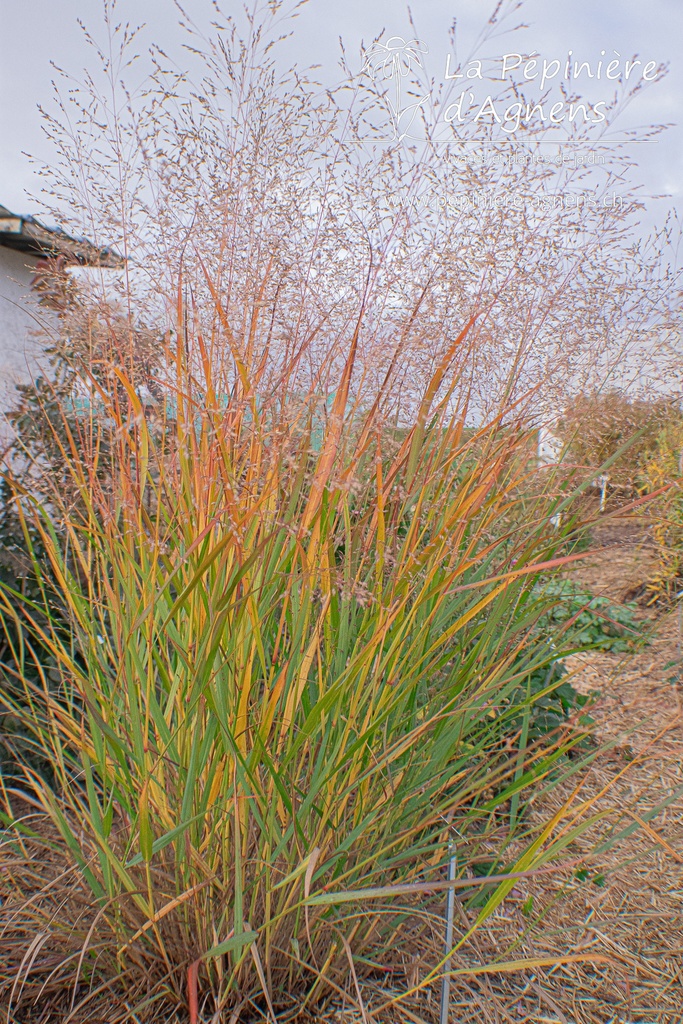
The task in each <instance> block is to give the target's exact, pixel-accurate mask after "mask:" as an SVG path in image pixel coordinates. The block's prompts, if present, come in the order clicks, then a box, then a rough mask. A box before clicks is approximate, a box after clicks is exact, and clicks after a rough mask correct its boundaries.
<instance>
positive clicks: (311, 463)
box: [0, 309, 579, 1019]
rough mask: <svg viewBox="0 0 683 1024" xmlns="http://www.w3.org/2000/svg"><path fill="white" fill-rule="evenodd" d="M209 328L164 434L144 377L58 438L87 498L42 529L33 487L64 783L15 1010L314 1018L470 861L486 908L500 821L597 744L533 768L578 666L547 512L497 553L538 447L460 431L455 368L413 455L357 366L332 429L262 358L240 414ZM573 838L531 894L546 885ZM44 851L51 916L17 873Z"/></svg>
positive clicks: (55, 759) (18, 945)
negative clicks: (46, 995) (544, 718)
mask: <svg viewBox="0 0 683 1024" xmlns="http://www.w3.org/2000/svg"><path fill="white" fill-rule="evenodd" d="M188 319H189V320H190V321H191V317H189V318H188V315H187V311H186V310H184V309H181V310H180V311H179V322H180V323H181V324H183V325H184V330H183V331H182V332H180V331H179V332H178V333H177V335H176V337H177V339H179V340H177V341H173V340H172V339H171V337H170V336H169V338H167V343H166V349H165V351H164V352H163V353H162V354H161V355H160V362H161V363H162V364H163V365H164V368H165V372H166V381H167V384H166V393H165V395H164V396H163V401H162V402H161V405H160V407H159V408H157V411H156V415H154V416H153V415H151V413H150V410H149V409H148V410H147V414H145V409H144V407H143V405H142V403H141V401H140V399H139V397H138V395H137V393H136V390H135V385H134V381H132V380H130V379H128V378H127V377H126V375H125V373H124V372H123V370H121V369H120V368H119V369H117V371H116V376H117V380H118V383H119V385H120V387H116V388H114V389H112V390H111V391H110V392H108V391H107V390H106V389H105V388H104V387H103V386H102V384H101V380H99V379H98V378H96V377H93V378H92V379H91V382H90V383H91V384H92V394H93V401H92V403H91V406H90V410H89V411H85V412H84V413H83V414H82V416H81V418H80V420H78V419H77V420H75V421H74V420H73V419H71V420H67V421H65V424H64V425H63V428H62V434H61V435H60V436H62V437H63V439H64V440H63V442H62V443H64V445H65V451H64V465H65V466H66V467H68V472H69V474H70V476H71V480H70V484H71V486H70V487H69V488H67V489H66V491H64V490H63V489H62V490H60V489H59V488H58V487H55V491H54V494H53V495H52V501H51V502H47V501H45V500H41V499H40V498H39V497H36V496H35V494H33V493H31V492H30V491H29V490H28V489H26V488H23V489H22V487H21V485H20V483H19V482H18V481H15V483H14V487H15V491H14V494H15V497H14V500H15V505H16V508H17V510H18V513H19V515H20V516H21V517H22V519H23V521H24V523H25V526H26V538H27V543H28V544H29V547H31V545H33V544H34V540H33V538H34V537H36V536H38V537H39V539H40V544H41V554H40V561H39V560H38V558H36V561H35V564H34V570H35V572H36V573H37V575H38V577H39V580H40V588H39V591H40V593H39V596H37V597H32V598H31V599H30V600H27V599H22V597H21V595H20V594H19V593H18V592H15V591H14V590H13V589H12V588H11V587H9V586H7V585H4V586H3V588H2V593H1V594H0V602H1V615H2V621H3V624H4V627H5V635H6V638H7V643H8V644H10V645H11V648H12V650H11V657H8V658H6V659H5V672H6V673H8V674H9V675H11V677H12V683H13V687H14V691H15V692H16V690H17V687H19V688H22V687H23V691H22V694H21V697H22V699H21V701H16V702H15V705H13V710H14V712H15V714H17V715H20V716H21V717H22V721H23V723H24V726H25V728H26V729H27V731H28V732H29V734H30V736H31V739H32V748H33V750H32V752H33V755H35V756H38V757H39V759H40V758H42V760H44V761H45V762H47V763H49V765H50V767H51V772H50V781H46V778H45V777H44V776H42V775H41V774H40V772H38V771H36V770H35V769H33V768H32V767H31V766H30V764H28V765H27V766H26V768H25V770H24V777H23V779H22V780H20V781H16V780H15V781H14V783H13V784H12V785H11V786H10V784H9V783H7V788H6V793H5V822H6V825H7V827H8V829H7V832H6V844H8V845H6V847H5V854H6V856H7V857H8V859H9V861H11V864H10V865H9V868H10V869H11V870H10V875H11V877H12V878H13V880H14V885H15V887H14V888H13V889H11V890H10V891H9V893H8V896H7V898H6V903H5V907H4V908H3V916H4V927H5V929H6V932H5V935H6V937H7V929H8V928H9V929H10V934H11V935H12V940H11V941H10V943H9V945H8V946H6V947H5V949H4V952H3V954H2V957H1V959H0V963H1V964H2V973H3V976H4V978H5V979H6V983H7V991H8V992H9V991H10V989H11V990H12V991H11V999H10V1002H11V1003H17V1002H18V1001H19V1002H20V1001H21V999H22V998H24V999H26V998H30V999H34V998H35V997H36V993H37V992H38V991H40V987H41V985H43V984H46V985H47V991H48V992H49V991H52V990H54V988H55V986H60V985H61V986H64V984H65V980H68V983H69V985H73V986H78V984H80V985H81V986H83V984H85V985H86V988H85V989H84V988H83V987H81V989H80V992H81V996H80V998H83V992H87V986H88V985H89V986H90V989H91V990H92V991H95V990H97V989H98V988H99V986H100V985H102V984H107V983H108V984H110V985H113V986H117V985H118V986H121V985H126V986H129V987H130V989H131V990H132V991H134V992H135V993H136V994H137V996H138V1001H139V1003H140V1004H141V1005H142V1006H143V1008H144V1005H149V1004H150V1003H151V1004H153V1003H154V1001H155V1000H163V1001H165V1002H166V1003H168V1002H169V1001H170V1002H171V1003H175V1004H176V1005H177V1004H178V1003H184V1002H185V1000H186V998H189V1001H190V1002H189V1005H190V1009H191V1013H192V1014H193V1015H195V1019H196V1007H197V1006H198V1005H199V1003H201V1005H202V1006H203V1007H204V1008H205V1010H206V1011H207V1012H208V1011H210V1012H211V1013H217V1012H219V1011H221V1009H223V1008H226V1007H233V1008H234V1007H235V1006H236V1005H237V1004H239V1003H240V1002H241V1001H242V1002H243V1001H245V1000H247V1001H251V1005H254V1006H257V1007H260V1008H261V1009H262V1010H263V1011H264V1012H271V1013H278V1012H281V1011H283V1010H287V1009H292V1008H294V1007H299V1008H300V1007H301V1006H306V1005H308V1006H313V1005H315V1004H316V1003H317V1002H318V1001H319V1000H321V999H324V998H326V997H329V996H330V994H334V993H338V992H339V991H340V990H344V989H345V988H346V986H347V982H348V980H349V978H350V977H354V978H356V981H358V979H361V980H362V978H363V976H366V975H368V974H372V972H373V970H374V969H375V968H376V966H377V964H378V963H380V962H386V961H387V960H391V959H392V958H393V957H394V950H395V947H396V945H397V943H400V941H401V934H402V929H403V928H404V927H408V924H407V922H409V921H412V922H413V923H414V921H415V920H416V919H418V920H419V919H420V916H421V915H422V916H427V917H429V916H430V915H432V914H433V906H434V901H435V900H437V902H438V898H439V897H438V890H439V885H440V883H443V878H444V875H443V870H442V869H443V866H444V864H445V862H446V861H447V859H448V851H449V842H450V840H451V839H452V837H453V836H455V835H457V836H458V837H460V838H458V851H459V852H458V864H459V869H458V875H459V878H460V879H461V884H464V885H465V886H467V885H468V884H472V883H467V882H466V881H465V879H466V877H467V874H468V863H469V862H470V861H471V860H475V861H476V851H477V850H478V849H479V848H480V847H481V844H482V842H483V841H484V840H485V838H486V836H487V835H488V833H489V832H490V831H491V830H495V829H496V828H498V829H499V828H500V824H501V821H503V822H504V821H506V820H507V822H508V826H507V832H506V830H505V828H504V829H503V834H507V836H508V839H507V840H506V839H501V838H500V836H501V833H500V831H499V832H498V833H497V835H498V840H497V843H498V847H499V852H501V853H503V852H504V850H505V847H506V844H507V843H508V842H509V841H510V839H511V837H512V835H513V833H514V831H515V830H514V828H513V827H512V820H511V818H510V815H509V814H508V812H507V810H506V808H508V809H509V807H510V802H511V801H514V804H515V809H516V811H517V808H521V809H522V810H523V806H524V802H525V794H526V793H527V790H528V789H529V787H530V786H531V785H532V784H533V785H534V786H538V785H539V784H541V782H542V781H543V780H544V779H547V778H549V777H550V775H551V774H552V772H553V770H555V769H556V768H557V765H558V763H560V761H561V759H562V758H563V757H564V756H565V755H566V754H567V752H568V751H570V749H571V748H572V746H573V745H574V744H575V743H576V742H577V738H578V735H579V734H578V732H577V731H576V730H572V728H571V727H570V726H563V727H558V728H557V729H555V730H554V732H552V733H549V734H548V735H545V736H543V737H542V739H541V740H539V741H536V742H535V743H532V742H529V743H528V745H527V746H524V744H522V743H521V742H520V733H522V732H524V729H523V727H521V728H520V726H519V724H518V723H519V722H520V720H521V719H523V718H524V715H525V713H528V711H529V706H530V701H531V700H532V698H531V697H530V696H529V693H530V692H531V691H530V690H529V688H528V687H527V685H526V680H527V679H528V678H530V676H531V674H532V673H534V672H537V671H538V670H539V669H540V668H542V667H543V666H549V665H551V664H552V663H553V662H554V661H555V660H556V659H557V657H558V651H557V650H552V649H551V648H550V647H549V645H548V644H547V642H546V641H545V640H543V639H542V637H541V635H540V634H538V633H537V632H536V631H535V623H536V622H537V621H538V618H539V616H540V615H541V614H542V612H543V610H544V609H545V608H546V607H547V605H548V603H549V602H550V601H551V598H548V599H547V600H546V601H545V603H544V600H543V599H542V598H539V596H538V594H535V593H534V592H533V584H534V582H535V581H536V580H537V579H538V578H539V575H540V574H541V573H543V572H545V573H547V572H549V571H551V570H552V568H553V566H554V565H556V564H558V563H559V564H562V563H563V562H564V561H565V560H566V558H560V557H557V558H556V557H555V551H556V548H557V547H558V545H559V543H560V539H558V535H557V533H556V531H554V530H553V529H552V527H549V525H548V510H547V509H543V508H542V507H541V500H540V499H539V501H538V505H537V509H536V513H537V514H536V516H535V518H534V519H533V520H532V521H529V520H527V522H526V523H525V525H524V528H520V527H519V526H518V525H516V526H514V527H511V528H510V529H507V530H505V529H504V527H505V523H506V522H508V524H511V523H512V522H513V518H511V516H510V513H511V508H510V506H511V504H512V503H513V501H514V500H515V499H514V498H513V497H511V495H514V493H515V490H516V488H517V486H518V484H519V482H520V475H521V474H523V473H524V472H526V468H525V467H526V463H527V447H528V435H527V434H525V433H524V432H523V431H521V430H511V429H510V427H509V426H507V427H506V428H505V429H501V428H500V425H499V423H497V422H493V423H490V424H485V425H482V426H481V427H480V428H479V429H477V430H475V431H472V430H470V431H468V432H467V433H465V432H464V431H463V415H464V410H462V409H458V408H457V407H455V406H454V405H453V382H452V383H451V385H450V386H449V388H448V389H447V392H446V393H445V394H444V395H442V397H441V398H440V399H438V400H437V399H436V398H435V395H436V391H437V390H438V387H439V386H440V384H441V382H442V380H443V376H444V373H445V370H446V365H445V364H443V365H442V366H440V367H439V368H438V369H437V371H436V374H435V377H434V379H433V380H432V381H431V382H430V383H429V384H428V386H427V387H426V389H425V394H424V399H423V402H422V404H421V406H420V408H419V409H418V412H417V415H416V417H415V419H414V422H413V423H412V425H411V426H409V427H408V428H406V429H404V430H402V431H401V432H400V433H401V436H400V438H398V439H397V434H396V431H395V429H393V428H392V427H390V426H387V425H386V424H385V423H384V422H383V420H382V415H381V412H382V402H383V398H384V395H383V393H380V394H379V396H378V397H377V399H376V401H375V402H374V403H373V405H372V406H371V408H370V409H369V410H366V411H364V412H363V411H361V410H360V409H359V407H357V406H356V407H355V408H354V407H353V406H352V405H351V404H350V401H349V382H350V379H351V376H352V372H353V368H354V359H355V351H356V350H355V345H354V344H353V342H352V344H351V348H350V353H349V356H348V358H347V361H346V365H345V367H344V370H343V374H342V378H341V380H340V386H339V389H338V391H337V393H336V395H335V396H334V398H333V400H332V401H331V402H328V403H322V405H323V406H324V407H325V408H326V409H327V412H326V414H325V415H323V413H322V412H321V411H320V409H321V403H320V401H319V400H318V396H316V395H309V396H308V398H307V399H304V398H302V396H301V394H300V392H299V391H298V390H297V391H295V392H294V393H293V394H290V388H289V383H288V380H287V378H286V377H284V376H283V379H282V380H281V386H280V388H279V389H278V391H277V394H276V395H274V396H272V397H268V396H267V395H265V394H262V393H261V391H260V380H259V375H258V370H257V371H254V370H253V368H252V367H249V366H247V365H245V364H244V363H243V362H241V361H240V360H239V359H237V360H236V366H237V370H238V374H237V376H236V379H235V385H234V388H233V391H232V393H231V395H230V396H229V398H228V399H227V400H226V399H225V398H224V397H222V396H221V395H220V394H219V393H217V391H216V389H215V386H214V380H215V373H214V368H213V366H212V361H211V357H210V355H209V353H208V352H207V348H206V347H205V345H204V344H203V342H202V339H201V336H199V335H196V336H195V337H194V338H193V337H192V329H191V326H190V327H188ZM466 338H467V326H466V327H465V329H464V330H463V332H462V334H461V337H460V340H459V344H460V346H463V347H464V346H466ZM457 358H458V357H457V353H454V352H452V353H450V355H449V368H450V370H451V371H452V370H453V366H454V364H455V363H457ZM290 373H291V380H293V381H296V378H297V374H296V370H295V368H293V367H292V368H290ZM454 380H457V373H456V374H455V378H454ZM171 381H172V383H171ZM386 388H387V391H388V392H390V391H391V385H390V382H387V385H386ZM95 399H96V400H95ZM74 423H75V424H76V425H75V426H74ZM103 434H106V437H107V443H106V444H105V443H104V442H103V436H102V435H103ZM314 435H315V436H314ZM55 437H57V435H55ZM475 449H476V458H473V457H472V456H471V452H472V451H473V450H475ZM99 452H102V453H104V454H103V455H102V459H103V460H109V462H108V464H107V465H104V464H103V463H102V462H99V461H98V453H99ZM60 486H61V483H60ZM65 493H66V495H67V498H66V499H65V498H64V496H63V495H64V494H65ZM74 496H75V497H74ZM46 560H47V563H46ZM46 564H47V566H48V567H49V568H46ZM65 623H66V624H67V628H65ZM17 638H19V640H17ZM46 652H47V654H48V655H49V658H50V661H51V664H52V666H53V667H52V668H51V670H50V678H49V679H48V676H47V673H46V671H45V669H44V667H43V666H44V661H45V654H46ZM55 680H57V684H56V685H55ZM544 692H546V691H544V690H542V691H541V694H540V695H541V696H542V695H543V693H544ZM8 699H9V698H5V700H6V701H7V700H8ZM534 699H535V697H534ZM525 709H526V712H525ZM520 716H521V718H520ZM22 800H23V801H28V803H26V802H22ZM31 808H33V812H31ZM37 809H40V811H41V812H43V813H44V815H45V816H46V817H47V819H48V820H49V821H50V822H51V828H52V829H53V831H52V832H50V833H49V834H47V835H46V834H45V833H44V832H41V827H39V826H38V825H37V824H36V821H35V818H37V817H39V815H37V814H36V810H37ZM517 813H519V812H517ZM506 814H507V818H506ZM25 816H26V817H25ZM24 818H25V820H24ZM551 833H552V829H551V830H550V831H544V830H542V829H541V830H539V831H538V832H537V833H534V834H533V835H532V834H530V833H529V834H526V835H525V836H524V837H523V839H522V841H521V845H520V843H519V842H518V844H517V846H516V847H515V851H516V852H515V853H514V856H513V855H512V853H511V854H510V857H509V859H508V873H512V874H513V876H514V874H515V872H519V871H528V870H531V869H533V868H535V867H537V866H539V865H540V864H543V863H545V862H546V861H547V860H548V859H550V858H552V856H553V854H554V852H555V851H554V847H553V841H552V834H551ZM41 836H42V839H41ZM40 842H43V843H44V845H45V848H46V849H49V850H52V851H53V852H52V854H51V855H48V861H49V859H50V856H52V857H54V856H55V854H56V855H57V856H58V858H59V860H60V862H61V863H62V866H63V869H64V870H65V871H66V874H65V875H63V876H62V877H63V879H64V881H63V882H62V884H61V885H57V888H56V890H55V889H54V888H52V889H51V887H50V886H47V887H46V888H44V889H43V890H42V891H41V886H40V884H39V883H37V882H35V872H34V873H33V876H32V877H33V882H32V883H31V882H27V880H26V877H24V880H23V882H22V880H21V877H22V876H21V873H17V872H16V870H15V869H16V863H17V858H19V860H21V857H22V856H24V857H29V856H31V854H32V853H33V855H34V856H35V849H36V843H40ZM22 851H23V852H22ZM46 863H47V862H46ZM12 864H13V865H14V868H12V867H11V865H12ZM32 884H33V889H32V888H31V886H32ZM52 884H53V886H54V884H55V883H54V879H53V880H52ZM511 885H512V880H510V881H505V882H502V883H500V884H499V885H497V886H495V885H494V891H493V894H492V895H490V896H489V897H488V899H487V900H485V901H484V908H483V909H482V910H480V912H479V916H478V918H477V922H478V923H481V921H483V920H485V919H486V916H487V914H488V913H489V912H491V911H492V909H493V908H494V907H495V906H496V905H497V903H498V902H499V901H500V899H502V898H503V897H504V895H505V893H506V892H507V891H508V889H509V888H510V886H511ZM84 892H85V894H86V895H85V897H84V895H83V894H84ZM435 892H436V895H435ZM51 893H52V894H53V895H55V896H56V898H58V899H60V900H61V899H62V898H64V899H65V900H66V903H67V905H68V904H69V893H72V908H71V910H67V911H66V912H64V911H62V913H61V914H57V915H55V914H54V910H55V906H54V905H53V904H52V903H51V898H52V896H51ZM74 901H75V903H74ZM79 901H80V909H78V911H76V910H74V909H73V907H74V906H76V905H77V904H78V902H79ZM487 908H489V909H488V910H487ZM41 915H42V918H41ZM10 922H11V923H10ZM31 929H33V930H34V931H33V935H34V938H35V934H38V935H39V936H40V942H39V948H38V947H34V948H35V951H36V956H35V957H31V956H29V958H28V960H27V959H26V958H25V953H26V949H27V948H28V946H29V945H30V941H29V940H30V936H31V934H32V932H31ZM460 941H461V942H464V941H466V935H465V934H464V933H463V934H462V935H461V937H460ZM436 966H437V967H438V965H436ZM359 983H360V982H359ZM73 991H74V993H75V992H76V987H74V989H73ZM86 998H87V996H86ZM351 998H357V996H356V993H355V990H353V989H352V990H351ZM197 1000H199V1003H198V1002H197ZM245 1005H246V1003H245ZM269 1007H270V1008H271V1010H269V1009H268V1008H269Z"/></svg>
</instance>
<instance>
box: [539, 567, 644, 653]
mask: <svg viewBox="0 0 683 1024" xmlns="http://www.w3.org/2000/svg"><path fill="white" fill-rule="evenodd" d="M543 589H544V592H545V595H546V596H547V597H549V598H552V599H553V600H554V605H553V608H552V609H551V610H550V611H549V612H547V613H546V615H545V616H544V617H543V619H542V620H541V623H540V626H541V628H543V629H546V630H548V631H549V632H552V631H554V630H557V629H559V628H562V627H570V628H571V629H572V630H573V641H574V643H575V644H576V646H577V648H579V649H591V650H601V651H627V650H629V649H630V648H631V647H632V646H633V645H634V644H638V643H642V642H644V640H645V633H644V627H643V624H642V622H639V621H638V619H637V617H636V614H637V609H638V606H637V605H636V604H635V603H629V604H617V603H616V602H614V601H611V600H610V599H609V598H608V597H595V596H594V595H593V594H592V593H591V592H590V591H589V590H587V589H586V588H585V587H582V586H581V585H580V584H577V583H575V582H574V581H573V580H571V579H556V580H552V581H550V582H549V583H547V584H546V585H545V586H544V588H543Z"/></svg>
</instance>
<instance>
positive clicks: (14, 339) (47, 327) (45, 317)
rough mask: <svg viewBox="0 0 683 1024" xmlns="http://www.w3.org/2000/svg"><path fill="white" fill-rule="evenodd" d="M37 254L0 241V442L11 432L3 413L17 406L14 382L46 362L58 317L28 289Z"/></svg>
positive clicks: (23, 379) (31, 376)
mask: <svg viewBox="0 0 683 1024" xmlns="http://www.w3.org/2000/svg"><path fill="white" fill-rule="evenodd" d="M37 263H38V257H36V256H32V255H29V254H28V253H22V252H17V251H16V250H14V249H8V248H6V247H5V246H2V245H0V446H2V445H3V442H6V441H7V440H8V438H9V437H10V436H11V428H10V426H9V424H8V422H7V419H6V417H5V413H7V412H8V411H9V410H11V409H14V408H16V405H17V392H16V385H17V384H25V383H27V382H28V381H29V380H32V379H35V377H36V376H37V375H38V374H39V373H40V372H41V366H45V364H46V363H47V359H46V357H45V352H44V349H45V345H46V344H48V343H49V337H50V334H51V333H53V332H54V331H55V329H56V327H57V317H56V315H55V314H54V313H53V312H52V311H51V310H50V309H46V308H45V307H44V306H40V305H39V304H38V302H37V300H36V297H35V295H34V293H32V291H31V281H32V279H33V277H34V276H35V273H36V264H37Z"/></svg>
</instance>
